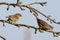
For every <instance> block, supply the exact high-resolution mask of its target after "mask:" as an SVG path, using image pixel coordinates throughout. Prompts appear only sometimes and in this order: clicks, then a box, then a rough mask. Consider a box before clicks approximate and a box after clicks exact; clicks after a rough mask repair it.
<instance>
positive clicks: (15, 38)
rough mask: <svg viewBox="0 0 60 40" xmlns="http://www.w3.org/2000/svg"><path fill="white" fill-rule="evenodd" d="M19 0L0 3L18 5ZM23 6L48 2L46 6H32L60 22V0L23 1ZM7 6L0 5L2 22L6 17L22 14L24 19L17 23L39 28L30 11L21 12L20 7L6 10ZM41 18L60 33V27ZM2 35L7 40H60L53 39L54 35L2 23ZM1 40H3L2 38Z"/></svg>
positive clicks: (57, 38)
mask: <svg viewBox="0 0 60 40" xmlns="http://www.w3.org/2000/svg"><path fill="white" fill-rule="evenodd" d="M16 1H17V0H0V2H8V3H16ZM21 1H22V3H23V4H29V3H33V2H47V4H46V6H43V7H42V6H40V5H32V7H34V8H36V9H38V10H39V11H41V12H42V13H44V14H46V15H51V16H52V18H55V19H56V21H57V22H58V21H60V5H59V4H60V0H21ZM6 8H7V5H0V20H1V19H3V20H7V18H6V16H9V15H11V14H15V13H21V14H22V17H21V19H19V21H18V22H17V23H21V24H27V25H32V26H36V27H38V24H37V21H36V19H35V17H34V16H33V15H32V14H31V13H30V12H29V9H27V8H25V11H21V10H20V9H19V7H15V8H14V7H13V6H10V9H9V11H7V10H6ZM39 18H40V19H42V20H44V21H46V22H47V23H49V24H50V25H52V26H53V27H54V31H58V32H59V31H60V25H57V24H54V23H52V24H51V23H50V22H49V21H47V20H46V18H45V17H43V16H42V15H39ZM0 35H1V36H3V37H5V38H6V39H7V40H60V37H53V34H52V33H49V32H43V33H40V32H39V31H37V34H35V33H34V29H32V28H30V29H28V28H25V27H20V28H18V27H16V26H14V25H11V24H8V23H5V26H4V27H3V23H1V22H0ZM0 40H2V39H1V38H0Z"/></svg>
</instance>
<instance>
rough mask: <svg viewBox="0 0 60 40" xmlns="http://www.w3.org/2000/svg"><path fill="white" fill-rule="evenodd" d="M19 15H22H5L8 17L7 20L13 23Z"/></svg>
mask: <svg viewBox="0 0 60 40" xmlns="http://www.w3.org/2000/svg"><path fill="white" fill-rule="evenodd" d="M21 16H22V15H21V14H20V13H16V14H13V15H9V16H8V17H7V16H6V18H8V19H7V21H9V22H10V23H12V24H15V23H16V22H17V21H18V20H19V18H20V17H21Z"/></svg>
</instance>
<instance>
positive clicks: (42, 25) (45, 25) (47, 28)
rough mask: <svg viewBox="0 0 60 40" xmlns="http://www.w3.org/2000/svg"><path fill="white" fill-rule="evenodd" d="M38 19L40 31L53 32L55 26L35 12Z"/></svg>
mask: <svg viewBox="0 0 60 40" xmlns="http://www.w3.org/2000/svg"><path fill="white" fill-rule="evenodd" d="M33 15H34V16H35V17H36V19H37V23H38V26H39V32H43V31H48V32H53V27H52V26H51V25H49V24H48V23H47V22H45V21H44V20H42V19H39V18H38V16H37V15H36V14H33Z"/></svg>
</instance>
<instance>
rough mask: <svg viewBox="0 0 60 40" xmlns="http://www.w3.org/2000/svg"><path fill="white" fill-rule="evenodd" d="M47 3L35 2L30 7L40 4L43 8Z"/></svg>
mask: <svg viewBox="0 0 60 40" xmlns="http://www.w3.org/2000/svg"><path fill="white" fill-rule="evenodd" d="M46 3H47V2H34V3H30V4H29V5H33V4H40V5H41V6H44V5H45V4H46Z"/></svg>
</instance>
